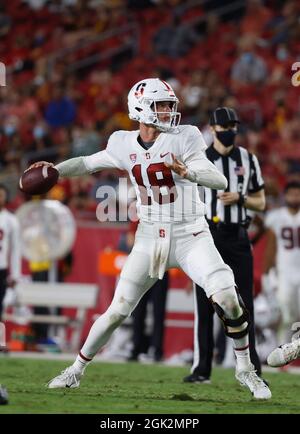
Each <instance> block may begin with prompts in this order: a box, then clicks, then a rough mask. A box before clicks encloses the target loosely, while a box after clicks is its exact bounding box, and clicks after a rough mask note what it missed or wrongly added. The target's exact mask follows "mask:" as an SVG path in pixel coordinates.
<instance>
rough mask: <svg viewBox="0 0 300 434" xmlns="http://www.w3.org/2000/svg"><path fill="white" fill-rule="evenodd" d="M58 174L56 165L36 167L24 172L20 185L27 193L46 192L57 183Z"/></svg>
mask: <svg viewBox="0 0 300 434" xmlns="http://www.w3.org/2000/svg"><path fill="white" fill-rule="evenodd" d="M58 176H59V173H58V170H57V169H55V167H50V166H40V167H34V168H32V169H29V170H26V172H24V173H23V175H22V176H21V178H20V181H19V187H20V190H21V191H23V193H26V194H30V195H35V194H45V193H47V192H48V191H49V190H51V188H52V187H53V186H54V185H55V184H56V183H57V180H58Z"/></svg>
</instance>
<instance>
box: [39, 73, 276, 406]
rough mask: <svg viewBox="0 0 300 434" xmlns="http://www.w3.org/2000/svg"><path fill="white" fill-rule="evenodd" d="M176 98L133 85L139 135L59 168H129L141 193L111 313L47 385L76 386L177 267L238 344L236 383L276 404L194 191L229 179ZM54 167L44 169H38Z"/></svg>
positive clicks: (116, 136)
mask: <svg viewBox="0 0 300 434" xmlns="http://www.w3.org/2000/svg"><path fill="white" fill-rule="evenodd" d="M177 105H178V99H177V97H176V95H175V93H174V91H173V89H172V88H171V86H170V85H169V84H168V83H166V82H165V81H162V80H160V79H158V78H150V79H145V80H142V81H140V82H138V83H136V84H135V85H134V86H133V87H132V89H131V90H130V92H129V94H128V108H129V117H130V118H131V119H133V120H136V121H138V122H139V124H140V128H139V130H137V131H117V132H115V133H113V134H112V135H111V137H110V138H109V140H108V144H107V148H106V150H104V151H100V152H98V153H96V154H94V155H91V156H88V157H78V158H75V159H71V160H67V161H65V162H63V163H60V164H58V165H57V166H56V168H57V169H58V171H59V174H60V176H76V175H83V174H87V173H93V172H97V171H99V170H101V169H104V168H110V169H113V168H118V169H125V170H127V172H128V173H129V176H130V178H131V181H132V183H133V185H134V187H135V190H136V194H137V209H138V216H139V218H140V224H139V226H138V229H137V232H136V237H135V243H134V247H133V249H132V252H131V253H130V255H129V256H128V259H127V262H126V263H125V265H124V267H123V269H122V272H121V275H120V280H119V282H118V285H117V288H116V291H115V295H114V298H113V301H112V303H111V305H110V306H109V308H108V310H107V311H106V312H105V313H104V314H103V315H101V316H100V317H99V318H98V319H97V321H96V322H95V323H94V324H93V326H92V328H91V330H90V333H89V335H88V337H87V340H86V342H85V344H84V345H83V347H82V349H81V351H80V353H79V355H78V357H77V359H76V361H75V362H74V364H73V365H72V366H70V367H68V368H67V369H66V370H65V371H63V372H62V373H61V375H59V376H58V377H55V378H54V379H53V380H51V381H50V382H49V384H48V386H49V387H50V388H57V387H77V386H78V385H79V382H80V378H81V376H82V374H83V372H84V369H85V367H86V366H87V364H88V363H90V361H91V360H92V358H93V357H94V356H95V354H96V353H97V352H98V351H99V349H100V348H101V347H103V345H105V344H106V342H107V341H108V339H109V338H110V336H111V334H112V332H113V331H114V330H115V329H116V328H117V327H118V326H119V325H120V324H121V323H122V322H123V321H124V319H125V318H126V317H127V316H128V315H130V314H131V312H132V311H133V310H134V308H135V306H136V305H137V303H138V302H139V300H140V298H141V297H142V296H143V294H144V293H145V292H146V291H147V290H148V289H149V288H150V287H151V286H153V284H154V283H155V282H156V280H157V279H161V278H162V277H163V275H164V272H165V271H166V269H168V268H170V267H180V268H181V269H182V270H183V271H184V272H185V273H186V274H187V275H188V276H189V277H190V278H191V279H192V280H193V281H194V282H196V283H197V284H198V285H200V286H202V287H203V288H204V289H205V291H206V294H207V297H209V298H210V299H211V301H212V303H213V305H214V307H215V309H216V311H217V313H218V315H219V316H220V317H221V318H222V321H223V324H224V327H225V330H226V333H227V334H228V335H229V336H231V337H232V338H233V340H234V348H235V354H236V356H237V371H236V377H237V379H238V380H239V381H240V383H241V384H243V385H246V386H248V387H249V389H250V390H251V392H252V393H253V395H254V396H255V397H256V398H257V399H268V398H270V397H271V392H270V390H269V388H268V387H267V386H266V385H265V383H264V382H263V380H262V379H261V378H260V377H258V376H257V374H256V373H255V371H254V369H253V366H252V365H251V362H250V358H249V348H248V325H249V324H248V314H247V311H246V310H245V308H244V305H243V302H242V300H241V299H240V297H239V295H238V293H237V291H236V288H235V282H234V277H233V273H232V271H231V269H230V268H229V267H228V266H227V265H226V264H225V263H224V261H223V260H222V258H221V256H220V254H219V253H218V251H217V249H216V248H215V245H214V242H213V240H212V237H211V234H210V231H209V229H208V225H207V223H206V220H205V216H204V215H205V207H204V204H203V203H202V202H201V201H200V198H199V194H198V189H197V184H200V185H204V186H207V187H210V188H215V189H225V188H226V186H227V181H226V178H225V177H224V176H223V175H222V174H221V173H220V172H219V171H218V170H217V169H216V167H215V166H214V165H213V164H212V163H211V162H210V161H209V160H208V159H207V158H206V156H205V153H204V150H205V149H206V145H205V143H204V140H203V138H202V135H201V133H200V131H199V130H198V129H197V128H196V127H193V126H190V125H186V126H180V125H179V122H180V113H179V112H178V111H177ZM39 164H40V165H43V164H49V163H45V162H39V163H35V166H36V165H39Z"/></svg>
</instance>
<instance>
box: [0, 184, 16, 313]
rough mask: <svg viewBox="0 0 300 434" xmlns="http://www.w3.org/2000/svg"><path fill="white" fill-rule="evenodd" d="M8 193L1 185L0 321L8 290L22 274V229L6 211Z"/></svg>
mask: <svg viewBox="0 0 300 434" xmlns="http://www.w3.org/2000/svg"><path fill="white" fill-rule="evenodd" d="M7 200H8V191H7V188H6V186H5V185H3V184H1V185H0V321H1V316H2V309H3V299H4V296H5V292H6V288H7V287H8V286H9V287H11V288H13V287H14V286H15V285H16V283H17V282H18V280H19V278H20V273H21V246H20V227H19V222H18V220H17V218H16V217H15V216H14V215H13V214H12V213H11V212H9V211H8V210H7V209H6V203H7Z"/></svg>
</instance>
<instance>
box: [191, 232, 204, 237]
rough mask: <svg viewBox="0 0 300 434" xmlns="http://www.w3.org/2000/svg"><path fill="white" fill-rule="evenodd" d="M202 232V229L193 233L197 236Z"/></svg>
mask: <svg viewBox="0 0 300 434" xmlns="http://www.w3.org/2000/svg"><path fill="white" fill-rule="evenodd" d="M201 232H202V231H200V232H195V233H194V234H193V235H194V237H196V236H197V235H199V234H201Z"/></svg>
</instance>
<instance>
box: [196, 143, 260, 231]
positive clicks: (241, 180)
mask: <svg viewBox="0 0 300 434" xmlns="http://www.w3.org/2000/svg"><path fill="white" fill-rule="evenodd" d="M206 155H207V158H208V159H209V160H210V161H211V162H212V163H213V164H215V166H216V167H217V168H218V169H219V170H220V172H222V173H223V174H224V176H225V177H226V178H227V181H228V187H227V189H226V190H225V191H226V192H231V193H236V192H237V193H241V194H248V193H255V192H257V191H259V190H261V189H263V188H264V181H263V178H262V175H261V170H260V167H259V163H258V160H257V158H256V156H255V155H253V154H251V153H250V152H248V151H247V149H245V148H243V147H241V146H235V147H233V149H232V151H231V152H230V153H229V154H227V155H226V156H224V155H221V154H219V152H218V151H217V150H216V149H215V148H214V147H213V145H212V146H210V147H209V148H208V149H207V150H206ZM218 193H220V190H218V191H217V190H212V189H210V188H207V187H204V201H205V205H206V208H207V214H206V217H207V219H208V220H215V217H217V221H221V222H224V223H226V224H229V223H239V224H243V223H245V222H246V221H247V215H249V214H250V211H249V210H247V209H246V208H245V207H244V206H242V205H237V204H234V205H227V206H224V205H223V204H222V202H221V201H220V200H219V199H218V198H217V194H218ZM247 213H248V214H247Z"/></svg>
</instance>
